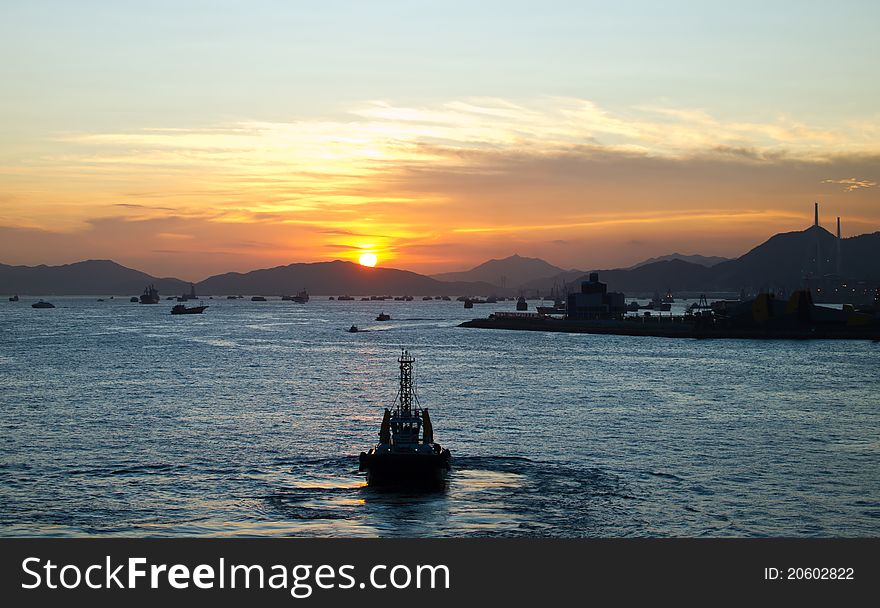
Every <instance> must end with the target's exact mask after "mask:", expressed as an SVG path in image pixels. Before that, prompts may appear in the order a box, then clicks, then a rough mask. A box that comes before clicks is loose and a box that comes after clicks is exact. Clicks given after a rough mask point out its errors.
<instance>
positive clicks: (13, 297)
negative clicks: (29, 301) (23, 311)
mask: <svg viewBox="0 0 880 608" xmlns="http://www.w3.org/2000/svg"><path fill="white" fill-rule="evenodd" d="M9 301H10V302H18V294H15V295H14V296H12V297H11V298H9Z"/></svg>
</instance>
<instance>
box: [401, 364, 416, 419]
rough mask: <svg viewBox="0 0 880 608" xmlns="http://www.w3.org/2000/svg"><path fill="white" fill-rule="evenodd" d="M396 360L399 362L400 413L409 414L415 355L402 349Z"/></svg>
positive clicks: (411, 403) (411, 401) (411, 402)
mask: <svg viewBox="0 0 880 608" xmlns="http://www.w3.org/2000/svg"><path fill="white" fill-rule="evenodd" d="M397 362H398V363H400V393H399V395H400V413H401V414H409V413H410V412H411V411H412V405H413V378H412V369H413V363H414V362H415V357H412V356H410V354H409V351H408V350H406V349H404V350H403V352H401V353H400V358H398V359H397Z"/></svg>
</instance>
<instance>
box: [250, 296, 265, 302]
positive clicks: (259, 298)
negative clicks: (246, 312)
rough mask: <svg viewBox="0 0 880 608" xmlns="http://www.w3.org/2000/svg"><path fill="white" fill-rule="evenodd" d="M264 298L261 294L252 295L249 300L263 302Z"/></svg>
mask: <svg viewBox="0 0 880 608" xmlns="http://www.w3.org/2000/svg"><path fill="white" fill-rule="evenodd" d="M265 301H266V298H264V297H263V296H254V297H252V298H251V302H265Z"/></svg>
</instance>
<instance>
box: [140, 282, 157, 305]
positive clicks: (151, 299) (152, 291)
mask: <svg viewBox="0 0 880 608" xmlns="http://www.w3.org/2000/svg"><path fill="white" fill-rule="evenodd" d="M158 303H159V290H158V289H156V288H155V286H153V285H152V284H150V285H148V286H147V287H146V289H144V293H142V294H141V304H158Z"/></svg>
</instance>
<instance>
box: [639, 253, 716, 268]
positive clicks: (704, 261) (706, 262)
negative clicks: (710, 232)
mask: <svg viewBox="0 0 880 608" xmlns="http://www.w3.org/2000/svg"><path fill="white" fill-rule="evenodd" d="M729 259H730V258H722V257H720V256H717V255H708V256H707V255H699V254H694V255H685V254H683V253H670V254H669V255H658V256H657V257H654V258H648V259H647V260H642V261H641V262H639V263H638V264H633V265H632V266H630V267H629V268H630V269H633V268H638V267H639V266H645V265H646V264H653V263H654V262H668V261H670V260H681V261H683V262H690V263H691V264H699V265H700V266H707V267H709V266H714V265H715V264H720V263H721V262H726V261H728V260H729Z"/></svg>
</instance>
